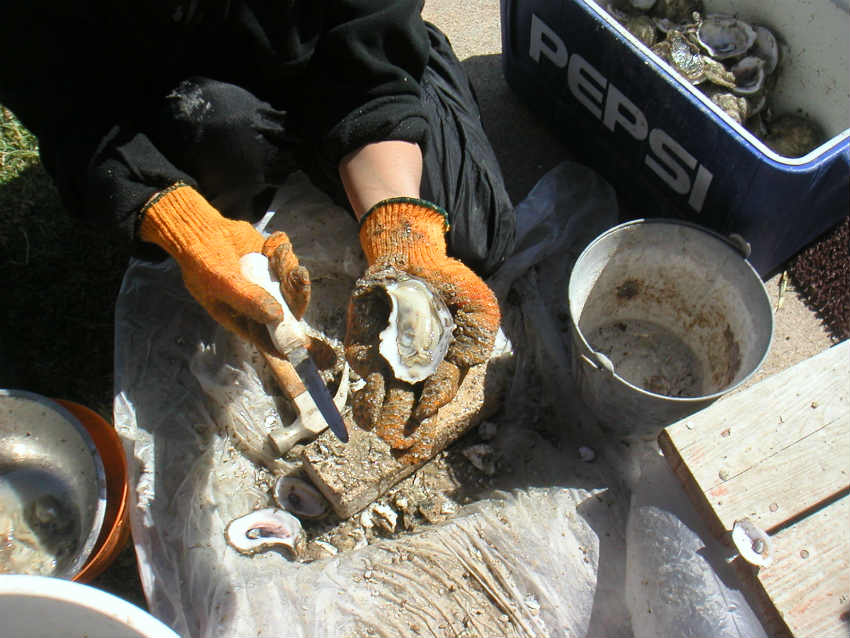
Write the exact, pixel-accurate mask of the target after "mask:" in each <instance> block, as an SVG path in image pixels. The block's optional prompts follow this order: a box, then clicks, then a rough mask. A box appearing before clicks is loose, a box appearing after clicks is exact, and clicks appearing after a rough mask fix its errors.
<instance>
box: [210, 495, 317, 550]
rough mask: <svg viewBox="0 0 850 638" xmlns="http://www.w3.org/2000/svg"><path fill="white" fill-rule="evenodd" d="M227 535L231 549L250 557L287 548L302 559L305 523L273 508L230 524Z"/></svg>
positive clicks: (252, 513)
mask: <svg viewBox="0 0 850 638" xmlns="http://www.w3.org/2000/svg"><path fill="white" fill-rule="evenodd" d="M224 535H225V537H226V538H227V542H228V543H229V544H230V546H231V547H233V548H234V549H236V550H237V551H239V552H241V553H242V554H247V555H251V554H257V553H259V552H265V551H267V550H270V549H273V548H275V547H286V548H287V549H288V550H289V551H291V552H292V553H293V554H294V555H295V556H298V555H299V554H300V553H301V551H302V550H303V548H304V544H305V537H304V530H303V529H302V527H301V521H299V520H298V519H297V518H295V517H294V516H293V515H292V514H290V513H289V512H285V511H283V510H279V509H276V508H271V507H267V508H264V509H259V510H254V511H253V512H251V513H250V514H246V515H245V516H240V517H239V518H236V519H234V520H232V521H230V523H229V524H228V526H227V529H226V530H225V533H224Z"/></svg>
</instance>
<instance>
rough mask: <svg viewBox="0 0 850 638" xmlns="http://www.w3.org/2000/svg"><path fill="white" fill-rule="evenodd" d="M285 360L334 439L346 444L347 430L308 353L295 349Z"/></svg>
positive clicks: (303, 349) (304, 350)
mask: <svg viewBox="0 0 850 638" xmlns="http://www.w3.org/2000/svg"><path fill="white" fill-rule="evenodd" d="M287 359H289V362H290V363H291V364H292V366H293V367H294V368H295V371H296V372H297V373H298V376H299V377H300V378H301V382H302V383H303V384H304V387H305V388H307V392H309V393H310V396H311V397H313V401H314V402H315V404H316V407H317V408H318V409H319V412H320V413H321V415H322V416H323V417H324V419H325V421H327V422H328V427H330V429H331V432H333V433H334V434H336V437H337V438H338V439H339V440H340V441H342V442H343V443H348V430H347V429H346V427H345V421H344V420H343V418H342V415H341V414H340V413H339V410H337V407H336V404H335V403H334V400H333V397H332V396H331V393H330V390H328V386H326V385H325V382H324V380H323V379H322V377H321V375H320V374H319V369H318V368H317V367H316V364H315V363H313V360H312V359H311V358H310V353H309V352H307V349H306V348H295V349H293V350H291V351H290V352H288V353H287Z"/></svg>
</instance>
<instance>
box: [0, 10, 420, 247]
mask: <svg viewBox="0 0 850 638" xmlns="http://www.w3.org/2000/svg"><path fill="white" fill-rule="evenodd" d="M140 7H141V8H140ZM420 10H421V0H386V1H382V0H341V1H336V2H332V1H323V0H304V1H302V0H276V1H271V0H270V1H267V2H263V1H261V0H231V1H228V0H159V1H157V0H142V1H141V2H133V3H124V2H113V1H112V0H98V1H92V0H89V1H86V0H29V1H28V2H14V3H6V6H5V7H4V9H3V15H2V19H0V56H2V59H3V65H2V68H0V103H3V104H4V105H5V106H7V107H9V108H10V109H11V110H12V111H13V112H14V113H15V114H16V115H17V116H18V118H19V119H20V120H21V121H22V122H23V124H24V125H25V126H26V127H27V128H29V129H30V130H31V131H32V132H33V133H34V134H35V135H36V136H37V137H38V139H39V145H40V152H41V157H42V161H43V163H44V165H45V167H46V168H47V170H48V172H50V173H51V175H52V176H53V178H54V180H55V182H56V184H57V187H58V189H59V192H60V195H61V196H62V199H63V202H64V204H65V205H66V207H67V208H68V209H69V210H70V211H71V212H72V213H74V214H77V215H80V216H82V217H86V218H89V219H91V220H93V221H95V222H97V223H106V222H109V223H115V224H118V225H121V226H123V227H125V228H126V229H127V230H128V232H132V228H133V224H134V221H135V217H136V213H137V211H138V208H139V207H140V205H141V204H142V203H143V202H144V201H145V200H146V199H147V197H149V196H150V194H151V193H153V192H154V191H155V190H158V189H159V188H162V187H164V186H167V185H168V184H171V183H173V182H174V181H177V180H179V179H184V180H187V181H189V182H192V177H191V175H186V174H185V173H183V171H182V170H181V169H180V168H178V167H176V166H174V165H172V164H171V162H170V161H169V160H168V159H166V158H165V157H164V156H163V155H162V153H161V150H160V149H159V148H158V146H157V144H156V143H155V142H154V140H153V138H154V137H155V136H153V135H151V134H150V132H151V130H152V128H153V127H155V124H156V123H155V122H154V121H152V119H151V118H154V117H155V114H156V112H157V110H158V106H157V105H158V104H159V103H160V102H161V101H162V99H163V97H164V96H165V95H166V94H167V93H168V92H169V91H170V90H171V89H172V88H173V87H174V86H175V85H176V84H178V83H179V82H180V81H181V80H183V79H184V78H186V77H189V76H204V77H209V78H212V79H215V80H221V81H225V82H231V83H233V84H237V85H239V86H242V87H243V88H245V89H247V90H248V91H250V92H252V93H253V94H255V95H256V96H257V97H259V98H260V99H262V100H264V101H267V102H268V103H270V104H271V105H272V106H273V107H274V108H275V109H279V110H282V111H286V113H287V118H288V122H289V124H290V127H291V130H293V131H297V135H298V140H299V142H296V143H302V144H308V145H310V146H311V149H312V150H313V152H318V154H319V155H320V156H321V157H322V158H323V159H324V161H326V162H329V163H331V164H333V165H334V166H335V165H336V163H337V162H338V160H339V159H340V158H341V157H342V156H343V155H345V154H346V153H348V152H350V151H352V150H354V149H356V148H358V147H360V146H362V145H363V144H365V143H368V142H372V141H378V140H382V139H399V140H406V141H411V142H421V140H422V138H423V136H424V135H425V129H426V122H425V116H424V114H423V113H422V106H421V102H420V92H421V88H420V85H419V81H420V78H421V76H422V73H423V70H424V68H425V64H426V60H427V58H428V52H429V41H428V35H427V33H426V29H425V26H424V23H423V22H422V20H421V17H420Z"/></svg>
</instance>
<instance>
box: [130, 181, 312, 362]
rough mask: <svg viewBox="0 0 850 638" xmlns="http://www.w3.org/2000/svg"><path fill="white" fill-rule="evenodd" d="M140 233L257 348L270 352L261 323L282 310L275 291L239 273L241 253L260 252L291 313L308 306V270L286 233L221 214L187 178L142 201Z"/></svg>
mask: <svg viewBox="0 0 850 638" xmlns="http://www.w3.org/2000/svg"><path fill="white" fill-rule="evenodd" d="M139 237H140V238H141V239H143V240H144V241H148V242H151V243H154V244H156V245H158V246H159V247H160V248H162V249H163V250H165V252H167V253H168V254H169V255H171V256H172V257H173V258H174V260H175V261H176V262H177V264H178V265H179V266H180V270H181V272H182V274H183V283H184V284H185V285H186V289H187V290H188V291H189V292H190V293H191V294H192V296H193V297H194V298H195V299H196V300H197V301H198V302H199V303H200V304H201V305H202V306H203V307H204V308H205V309H206V311H207V312H208V313H209V314H210V315H211V316H212V317H213V319H215V320H216V321H218V322H219V323H220V324H221V325H223V326H224V327H225V328H227V329H228V330H231V331H232V332H235V333H236V334H238V335H240V336H241V337H243V338H245V339H248V340H249V341H251V342H252V343H254V344H255V345H257V346H258V347H260V348H261V349H264V350H271V351H272V352H274V346H272V344H271V340H270V339H269V336H268V331H267V330H266V328H265V324H266V323H270V322H272V321H281V320H282V319H283V310H282V309H281V307H280V304H278V303H277V301H275V299H274V297H272V296H271V295H270V294H268V293H267V292H266V291H265V290H263V289H262V288H261V287H260V286H258V285H256V284H253V283H251V282H249V281H248V280H246V279H245V278H244V277H243V276H242V273H241V270H240V267H239V258H240V257H242V255H245V254H246V253H250V252H262V253H263V254H264V255H265V256H266V257H268V259H269V263H270V264H271V267H272V269H273V270H274V272H275V274H276V275H277V277H278V279H279V280H280V282H281V283H280V288H281V293H282V294H283V298H284V299H285V300H286V302H287V303H288V304H289V307H290V309H291V310H292V314H293V315H295V316H296V317H297V318H299V319H300V318H301V316H302V315H303V314H304V311H305V310H306V309H307V304H308V303H309V301H310V276H309V274H308V273H307V269H306V268H304V267H303V266H300V265H299V264H298V259H297V257H296V256H295V253H294V252H293V251H292V244H291V243H290V242H289V238H288V237H287V236H286V233H282V232H278V233H274V234H272V235H271V236H270V237H268V238H267V239H265V238H263V236H262V235H261V234H260V233H259V232H258V231H257V230H256V229H255V228H254V227H253V226H252V225H251V224H249V223H248V222H246V221H236V220H232V219H228V218H226V217H223V216H222V215H221V213H219V212H218V211H217V210H216V209H215V208H213V207H212V206H211V205H210V204H209V203H208V202H207V200H206V199H204V197H203V196H202V195H201V194H200V193H198V191H196V190H195V189H194V188H192V187H191V186H189V185H188V184H184V183H182V182H178V183H176V184H174V185H172V186H170V187H168V188H166V189H165V190H163V191H160V192H159V193H158V194H157V195H155V196H154V197H153V198H152V199H151V200H150V201H149V202H148V203H147V204H145V206H144V207H143V209H142V213H141V223H140V225H139Z"/></svg>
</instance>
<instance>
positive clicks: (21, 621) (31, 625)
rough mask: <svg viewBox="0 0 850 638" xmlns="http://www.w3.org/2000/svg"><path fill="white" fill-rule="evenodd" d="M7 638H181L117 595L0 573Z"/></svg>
mask: <svg viewBox="0 0 850 638" xmlns="http://www.w3.org/2000/svg"><path fill="white" fill-rule="evenodd" d="M0 619H2V629H0V634H2V635H3V636H16V637H17V638H28V637H30V636H87V637H89V638H98V637H103V638H177V634H176V633H175V632H174V631H173V630H172V629H171V628H169V627H168V626H167V625H165V624H164V623H162V622H160V621H159V620H157V619H156V618H155V617H154V616H152V615H151V614H149V613H148V612H146V611H145V610H144V609H142V608H141V607H137V606H136V605H133V604H132V603H129V602H127V601H126V600H123V599H121V598H118V596H114V595H112V594H110V593H107V592H105V591H102V590H100V589H96V588H94V587H90V586H89V585H83V584H81V583H75V582H72V581H70V580H64V579H62V578H53V577H49V576H24V575H0Z"/></svg>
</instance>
